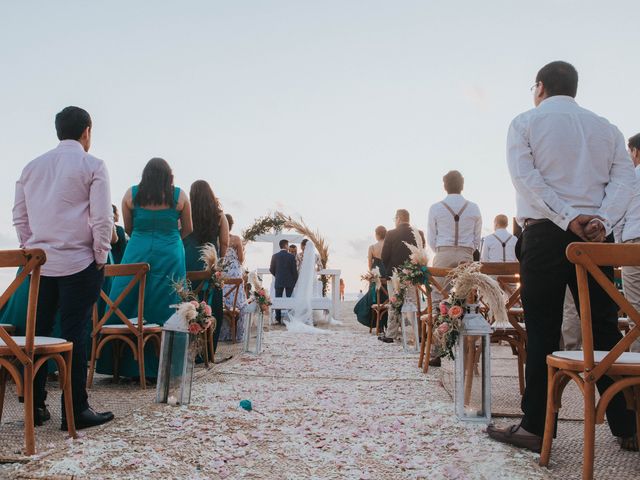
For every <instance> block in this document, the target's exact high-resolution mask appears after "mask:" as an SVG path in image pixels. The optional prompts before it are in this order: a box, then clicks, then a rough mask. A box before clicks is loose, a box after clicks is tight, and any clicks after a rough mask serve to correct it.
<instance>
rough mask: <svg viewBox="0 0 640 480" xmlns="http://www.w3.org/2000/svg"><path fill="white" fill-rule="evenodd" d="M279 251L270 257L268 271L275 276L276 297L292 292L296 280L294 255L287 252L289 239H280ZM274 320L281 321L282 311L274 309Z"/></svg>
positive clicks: (296, 268) (288, 295) (296, 270)
mask: <svg viewBox="0 0 640 480" xmlns="http://www.w3.org/2000/svg"><path fill="white" fill-rule="evenodd" d="M279 245H280V251H279V252H278V253H275V254H274V255H273V256H272V257H271V266H270V267H269V271H270V272H271V275H273V276H274V278H275V282H276V284H275V290H276V297H282V292H285V293H286V295H287V297H290V296H291V294H293V287H294V286H295V285H296V282H297V281H298V266H297V264H296V257H294V256H293V255H291V254H290V253H289V241H288V240H284V239H282V240H280V244H279ZM276 322H278V323H282V312H281V311H280V310H276Z"/></svg>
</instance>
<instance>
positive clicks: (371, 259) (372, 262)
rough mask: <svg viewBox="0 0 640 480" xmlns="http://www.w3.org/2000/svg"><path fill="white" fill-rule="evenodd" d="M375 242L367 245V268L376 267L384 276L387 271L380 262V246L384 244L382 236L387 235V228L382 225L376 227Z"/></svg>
mask: <svg viewBox="0 0 640 480" xmlns="http://www.w3.org/2000/svg"><path fill="white" fill-rule="evenodd" d="M375 235H376V243H374V244H373V245H369V252H368V253H367V262H368V265H369V270H371V269H372V268H375V267H378V268H379V269H380V276H381V277H382V278H385V277H386V276H387V271H386V269H385V268H384V264H383V263H382V246H383V245H384V238H385V237H386V236H387V229H386V228H385V227H384V226H383V225H379V226H377V227H376V232H375Z"/></svg>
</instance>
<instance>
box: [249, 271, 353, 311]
mask: <svg viewBox="0 0 640 480" xmlns="http://www.w3.org/2000/svg"><path fill="white" fill-rule="evenodd" d="M257 272H258V275H262V276H264V275H271V272H269V269H268V268H258V270H257ZM340 273H341V270H333V269H324V270H320V271H319V272H318V277H320V276H321V275H325V276H327V277H329V285H331V291H330V292H329V295H330V296H328V297H323V296H322V291H320V292H317V291H316V293H317V296H315V297H314V298H312V299H311V309H312V310H327V311H329V315H330V318H333V319H334V320H340V318H339V317H340ZM270 296H271V315H270V317H271V318H270V320H269V323H273V317H274V315H275V310H288V309H289V308H292V307H293V299H292V298H287V297H276V296H275V291H274V285H273V282H271V293H270Z"/></svg>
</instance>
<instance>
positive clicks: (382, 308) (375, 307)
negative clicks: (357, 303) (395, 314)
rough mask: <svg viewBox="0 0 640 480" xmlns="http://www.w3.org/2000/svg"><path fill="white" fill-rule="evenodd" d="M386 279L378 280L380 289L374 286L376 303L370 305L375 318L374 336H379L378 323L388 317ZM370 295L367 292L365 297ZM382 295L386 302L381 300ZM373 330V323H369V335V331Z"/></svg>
mask: <svg viewBox="0 0 640 480" xmlns="http://www.w3.org/2000/svg"><path fill="white" fill-rule="evenodd" d="M387 281H388V280H387V279H386V278H381V279H380V288H378V287H377V286H376V303H373V304H372V305H371V311H372V313H373V315H374V316H375V320H376V335H380V333H381V330H380V322H381V320H382V317H383V316H384V315H385V314H386V315H389V312H388V310H389V290H388V289H387ZM369 294H370V291H369V292H367V295H369ZM382 295H386V297H387V299H386V300H382ZM372 329H373V323H372V322H369V333H371V330H372Z"/></svg>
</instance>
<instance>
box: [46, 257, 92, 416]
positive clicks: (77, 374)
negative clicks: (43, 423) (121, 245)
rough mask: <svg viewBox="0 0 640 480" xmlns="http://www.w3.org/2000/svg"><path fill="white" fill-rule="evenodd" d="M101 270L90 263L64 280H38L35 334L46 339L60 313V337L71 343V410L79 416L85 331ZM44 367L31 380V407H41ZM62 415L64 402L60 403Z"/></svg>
mask: <svg viewBox="0 0 640 480" xmlns="http://www.w3.org/2000/svg"><path fill="white" fill-rule="evenodd" d="M103 280H104V270H98V269H97V268H96V264H95V263H92V264H91V265H89V266H88V267H87V268H85V269H84V270H82V271H81V272H78V273H74V274H73V275H67V276H64V277H45V276H42V277H40V292H39V295H38V313H37V316H36V335H39V336H50V335H51V332H52V331H53V323H54V319H55V315H56V313H57V312H58V311H59V312H60V326H61V329H62V335H61V336H62V338H64V339H65V340H67V341H69V342H73V356H72V360H71V388H72V392H73V411H74V414H76V415H77V414H79V413H81V412H83V411H84V410H86V409H87V408H89V403H88V396H87V328H90V324H91V310H92V307H93V304H94V303H95V302H96V300H97V299H98V296H99V294H100V289H101V288H102V282H103ZM46 382H47V368H46V365H43V366H42V368H40V370H39V371H38V374H37V375H36V378H35V388H34V405H35V406H36V407H40V406H42V405H44V402H45V399H46V396H47V394H46V392H45V385H46ZM62 405H63V407H62V408H63V410H62V411H63V412H64V400H63V402H62Z"/></svg>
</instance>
